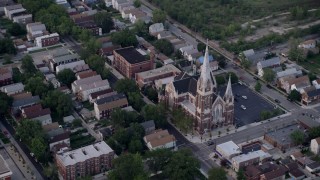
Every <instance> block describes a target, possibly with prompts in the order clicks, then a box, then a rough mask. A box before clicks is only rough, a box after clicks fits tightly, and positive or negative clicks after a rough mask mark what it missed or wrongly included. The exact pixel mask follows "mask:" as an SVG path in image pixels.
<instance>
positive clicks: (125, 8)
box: [119, 3, 137, 19]
mask: <svg viewBox="0 0 320 180" xmlns="http://www.w3.org/2000/svg"><path fill="white" fill-rule="evenodd" d="M136 10H137V9H136V8H135V7H134V6H133V5H132V4H131V3H125V4H122V5H120V6H119V12H120V13H121V17H122V18H123V19H129V16H130V13H131V12H132V11H136Z"/></svg>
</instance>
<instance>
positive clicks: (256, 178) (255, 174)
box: [244, 162, 283, 180]
mask: <svg viewBox="0 0 320 180" xmlns="http://www.w3.org/2000/svg"><path fill="white" fill-rule="evenodd" d="M280 167H281V165H278V164H276V163H274V162H264V163H262V164H261V165H249V166H247V167H246V169H245V171H244V175H245V177H246V180H260V177H261V175H263V174H266V173H268V172H272V171H275V170H277V169H279V168H280ZM282 167H283V166H282Z"/></svg>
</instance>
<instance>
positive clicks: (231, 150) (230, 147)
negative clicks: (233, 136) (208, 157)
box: [216, 141, 241, 160]
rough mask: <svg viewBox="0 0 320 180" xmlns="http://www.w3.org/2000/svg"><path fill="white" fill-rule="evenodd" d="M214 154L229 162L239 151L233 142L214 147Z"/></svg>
mask: <svg viewBox="0 0 320 180" xmlns="http://www.w3.org/2000/svg"><path fill="white" fill-rule="evenodd" d="M216 152H217V154H218V155H219V156H220V157H221V158H225V159H228V160H231V159H232V158H233V157H235V156H237V155H239V154H240V153H241V150H240V148H239V146H238V145H236V144H235V143H234V142H233V141H228V142H225V143H222V144H218V145H217V146H216Z"/></svg>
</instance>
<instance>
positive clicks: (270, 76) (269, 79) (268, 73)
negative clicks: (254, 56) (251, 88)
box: [262, 68, 276, 83]
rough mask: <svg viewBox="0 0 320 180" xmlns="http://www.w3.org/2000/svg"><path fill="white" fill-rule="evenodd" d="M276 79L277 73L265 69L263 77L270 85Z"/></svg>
mask: <svg viewBox="0 0 320 180" xmlns="http://www.w3.org/2000/svg"><path fill="white" fill-rule="evenodd" d="M275 77H276V73H275V72H274V71H273V70H272V69H270V68H264V69H263V76H262V78H263V79H264V80H265V81H267V82H268V83H270V82H272V81H273V80H274V78H275Z"/></svg>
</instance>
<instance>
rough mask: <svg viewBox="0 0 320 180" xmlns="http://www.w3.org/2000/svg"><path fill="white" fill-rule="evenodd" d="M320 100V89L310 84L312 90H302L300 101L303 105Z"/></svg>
mask: <svg viewBox="0 0 320 180" xmlns="http://www.w3.org/2000/svg"><path fill="white" fill-rule="evenodd" d="M319 101H320V89H315V88H314V86H312V90H310V91H305V90H304V92H302V94H301V103H302V104H304V105H309V104H314V103H318V102H319Z"/></svg>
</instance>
